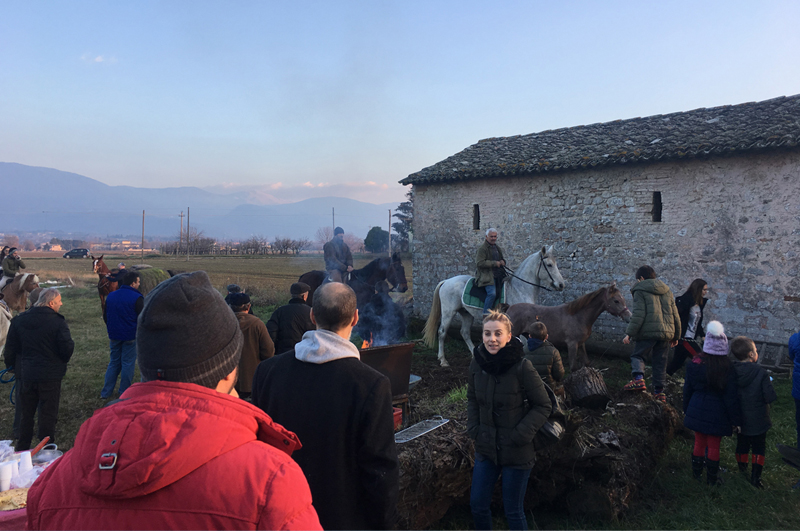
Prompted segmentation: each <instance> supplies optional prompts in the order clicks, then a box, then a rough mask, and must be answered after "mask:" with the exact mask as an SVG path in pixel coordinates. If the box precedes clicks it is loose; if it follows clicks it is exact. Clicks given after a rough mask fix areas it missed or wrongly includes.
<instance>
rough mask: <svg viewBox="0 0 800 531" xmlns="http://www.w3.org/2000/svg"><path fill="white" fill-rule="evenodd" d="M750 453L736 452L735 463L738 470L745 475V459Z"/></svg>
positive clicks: (746, 459)
mask: <svg viewBox="0 0 800 531" xmlns="http://www.w3.org/2000/svg"><path fill="white" fill-rule="evenodd" d="M749 457H750V454H736V464H737V465H739V472H741V473H742V474H745V475H747V461H748V460H749V459H748V458H749Z"/></svg>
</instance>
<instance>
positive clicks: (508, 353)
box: [473, 337, 522, 376]
mask: <svg viewBox="0 0 800 531" xmlns="http://www.w3.org/2000/svg"><path fill="white" fill-rule="evenodd" d="M473 354H474V355H475V361H477V362H478V365H480V367H481V369H483V370H484V371H486V372H487V373H489V374H491V375H494V376H497V375H500V374H503V373H504V372H506V371H507V370H509V369H510V368H511V367H513V366H514V365H516V364H517V363H519V360H521V359H522V342H521V341H520V340H519V339H517V338H516V337H512V338H511V341H509V342H508V343H507V344H506V346H504V347H503V348H501V349H500V350H499V351H498V352H497V354H494V355H492V354H489V352H488V351H487V350H486V347H485V346H484V345H483V343H481V344H480V345H478V346H477V347H475V351H474V353H473Z"/></svg>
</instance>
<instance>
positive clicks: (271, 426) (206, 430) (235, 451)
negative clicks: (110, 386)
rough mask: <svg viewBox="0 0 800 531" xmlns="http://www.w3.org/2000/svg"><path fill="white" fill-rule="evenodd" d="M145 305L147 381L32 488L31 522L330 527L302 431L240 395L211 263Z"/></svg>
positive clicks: (141, 333) (102, 413)
mask: <svg viewBox="0 0 800 531" xmlns="http://www.w3.org/2000/svg"><path fill="white" fill-rule="evenodd" d="M147 299H148V300H147V301H146V302H145V305H144V309H143V310H142V313H141V315H140V316H139V326H138V330H137V334H136V347H137V354H138V359H139V368H140V370H141V373H142V380H143V381H142V383H135V384H133V385H131V386H130V387H129V388H128V389H127V390H126V391H125V393H123V394H122V396H121V397H120V399H119V400H117V401H115V402H112V403H110V404H108V405H107V406H106V407H104V408H102V409H100V410H98V411H97V412H96V413H95V414H94V416H92V417H91V418H90V419H89V420H87V421H86V422H84V423H83V425H82V426H81V428H80V431H79V432H78V436H77V438H76V439H75V446H74V447H73V448H72V450H70V451H68V452H67V453H66V454H65V455H64V456H63V457H61V458H60V459H58V460H57V461H56V462H54V463H53V464H52V465H50V466H49V467H48V468H47V469H46V470H45V471H44V473H43V474H42V475H41V476H40V477H39V479H38V480H37V481H36V482H35V483H34V485H33V486H32V487H31V489H30V491H29V492H28V511H27V516H28V529H321V527H320V523H319V519H318V517H317V513H316V511H315V510H314V507H313V506H312V503H311V491H310V490H309V487H308V483H307V481H306V479H305V477H304V476H303V473H302V471H301V470H300V467H299V466H298V465H297V464H296V463H295V462H294V461H293V460H292V458H291V454H292V452H293V451H294V450H297V449H299V448H301V446H302V445H301V444H300V441H299V440H298V438H297V436H296V435H295V434H294V433H292V432H290V431H289V430H287V429H285V428H283V427H282V426H280V425H279V424H276V423H274V422H273V421H272V419H270V417H269V416H267V415H266V414H265V413H264V412H263V411H261V410H260V409H258V408H256V407H254V406H252V405H250V404H248V403H247V402H245V401H243V400H240V399H239V398H238V397H237V396H236V391H235V389H234V384H235V382H236V377H237V371H238V364H239V358H240V356H241V350H242V341H243V340H242V333H241V331H240V330H239V325H238V322H237V320H236V317H235V315H234V314H233V312H231V311H230V309H229V308H228V307H227V305H226V304H225V301H224V300H223V299H222V296H221V295H220V294H219V293H218V292H217V291H216V290H215V289H214V288H213V287H212V286H211V283H210V281H209V279H208V276H207V275H206V273H204V272H203V271H198V272H195V273H184V274H181V275H177V276H175V277H173V278H171V279H169V280H167V281H165V282H162V283H161V284H159V285H158V286H157V287H156V288H155V289H154V290H153V291H151V292H150V295H149V296H148V298H147Z"/></svg>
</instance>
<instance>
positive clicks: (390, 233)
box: [389, 208, 392, 256]
mask: <svg viewBox="0 0 800 531" xmlns="http://www.w3.org/2000/svg"><path fill="white" fill-rule="evenodd" d="M389 256H392V209H391V208H390V209H389Z"/></svg>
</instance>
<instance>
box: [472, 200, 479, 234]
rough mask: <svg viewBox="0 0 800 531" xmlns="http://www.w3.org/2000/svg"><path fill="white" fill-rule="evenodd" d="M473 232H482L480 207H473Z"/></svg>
mask: <svg viewBox="0 0 800 531" xmlns="http://www.w3.org/2000/svg"><path fill="white" fill-rule="evenodd" d="M472 230H481V207H480V205H472Z"/></svg>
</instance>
